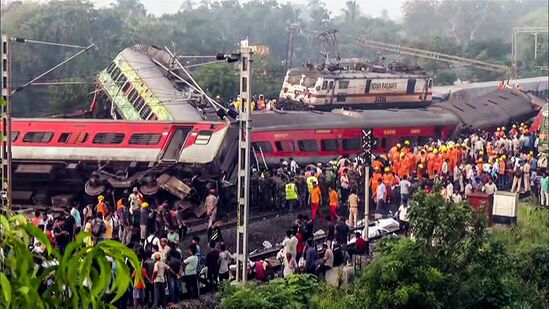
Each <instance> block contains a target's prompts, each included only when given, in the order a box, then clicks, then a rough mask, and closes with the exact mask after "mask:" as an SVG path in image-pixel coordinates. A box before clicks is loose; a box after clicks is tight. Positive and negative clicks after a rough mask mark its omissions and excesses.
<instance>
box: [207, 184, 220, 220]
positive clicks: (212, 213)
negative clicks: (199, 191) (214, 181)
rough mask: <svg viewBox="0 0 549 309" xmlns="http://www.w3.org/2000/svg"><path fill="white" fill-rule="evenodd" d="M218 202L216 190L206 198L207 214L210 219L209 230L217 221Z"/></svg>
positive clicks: (211, 190) (211, 191) (212, 190)
mask: <svg viewBox="0 0 549 309" xmlns="http://www.w3.org/2000/svg"><path fill="white" fill-rule="evenodd" d="M217 202H218V198H217V196H216V191H215V189H210V194H208V196H206V201H205V202H204V204H205V206H206V214H207V215H208V217H209V220H208V228H210V227H211V226H212V225H213V223H214V221H215V217H216V215H217Z"/></svg>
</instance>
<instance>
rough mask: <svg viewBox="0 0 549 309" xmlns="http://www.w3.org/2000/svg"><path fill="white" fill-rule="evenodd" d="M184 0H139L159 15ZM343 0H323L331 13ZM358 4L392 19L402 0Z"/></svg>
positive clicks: (103, 1) (300, 0)
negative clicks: (386, 14) (385, 12)
mask: <svg viewBox="0 0 549 309" xmlns="http://www.w3.org/2000/svg"><path fill="white" fill-rule="evenodd" d="M92 1H93V2H95V3H97V4H99V5H109V4H110V3H112V2H114V1H113V0H92ZM245 1H246V0H244V2H245ZM278 1H279V2H281V3H286V2H289V3H295V4H307V2H308V0H278ZM183 2H184V0H141V3H143V4H144V5H145V7H146V8H147V11H148V12H150V13H152V14H155V15H161V14H163V13H174V12H177V11H178V10H179V7H181V4H182V3H183ZM200 2H201V1H200V0H194V1H193V3H195V4H196V5H198V4H199V3H200ZM345 2H346V1H345V0H324V3H326V6H327V7H328V9H329V10H330V11H331V12H332V14H333V15H337V14H340V13H341V9H342V8H343V7H345ZM357 2H358V4H359V5H360V9H361V10H362V12H363V13H364V14H368V15H370V16H372V17H377V16H379V15H380V14H381V11H382V10H383V9H386V10H387V12H388V13H389V16H390V17H391V18H393V19H398V18H399V17H400V7H401V5H402V3H403V2H404V0H357Z"/></svg>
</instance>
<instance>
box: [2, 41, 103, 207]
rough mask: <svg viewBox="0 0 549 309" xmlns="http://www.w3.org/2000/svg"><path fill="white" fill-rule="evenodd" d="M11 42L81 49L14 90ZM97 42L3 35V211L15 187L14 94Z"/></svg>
mask: <svg viewBox="0 0 549 309" xmlns="http://www.w3.org/2000/svg"><path fill="white" fill-rule="evenodd" d="M10 42H16V43H34V44H42V45H49V46H59V47H68V48H77V49H81V51H79V52H78V53H76V54H74V55H72V56H70V57H68V58H66V59H65V60H63V61H62V62H60V63H58V64H57V65H55V66H54V67H52V68H50V69H49V70H47V71H45V72H44V73H42V74H40V75H38V76H37V77H34V78H33V79H31V80H30V81H28V82H26V83H25V84H23V85H21V86H18V87H16V88H15V89H14V90H12V89H11V55H10V45H11V44H10ZM94 46H95V44H91V45H89V46H87V47H84V46H79V45H70V44H63V43H55V42H45V41H37V40H30V39H26V38H21V37H9V36H7V35H2V50H1V51H0V53H1V58H2V64H1V68H2V81H0V86H1V88H2V100H1V101H0V112H1V115H0V118H1V120H2V121H1V124H0V126H1V127H2V128H1V134H2V135H1V136H0V142H1V143H2V149H1V150H0V152H1V157H2V158H1V159H2V190H1V191H0V200H2V201H1V202H2V212H5V213H9V212H11V210H12V187H13V175H12V174H13V173H12V164H11V163H12V162H11V161H12V152H11V140H12V136H11V135H12V131H11V114H12V100H11V98H12V96H13V95H14V94H15V93H16V92H19V91H21V90H23V89H25V88H26V87H28V86H30V85H33V84H34V82H36V81H37V80H39V79H40V78H42V77H44V76H45V75H47V74H48V73H50V72H52V71H54V70H56V69H58V68H59V67H61V66H62V65H64V64H65V63H67V62H69V61H71V60H72V59H74V58H76V57H78V56H79V55H81V54H82V53H84V52H86V51H88V50H90V49H91V48H93V47H94Z"/></svg>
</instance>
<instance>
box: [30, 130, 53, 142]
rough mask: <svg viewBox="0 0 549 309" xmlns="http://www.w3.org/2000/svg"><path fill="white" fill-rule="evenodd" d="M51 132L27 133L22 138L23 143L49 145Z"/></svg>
mask: <svg viewBox="0 0 549 309" xmlns="http://www.w3.org/2000/svg"><path fill="white" fill-rule="evenodd" d="M52 137H53V132H27V134H25V136H23V143H49V142H50V141H51V139H52Z"/></svg>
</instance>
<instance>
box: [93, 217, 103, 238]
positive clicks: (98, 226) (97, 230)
mask: <svg viewBox="0 0 549 309" xmlns="http://www.w3.org/2000/svg"><path fill="white" fill-rule="evenodd" d="M105 230H106V228H105V223H103V220H101V219H97V218H96V219H94V220H93V223H92V235H93V236H96V237H98V236H101V234H103V233H104V232H105Z"/></svg>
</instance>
